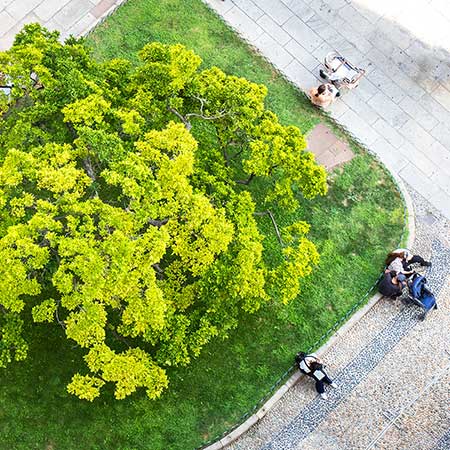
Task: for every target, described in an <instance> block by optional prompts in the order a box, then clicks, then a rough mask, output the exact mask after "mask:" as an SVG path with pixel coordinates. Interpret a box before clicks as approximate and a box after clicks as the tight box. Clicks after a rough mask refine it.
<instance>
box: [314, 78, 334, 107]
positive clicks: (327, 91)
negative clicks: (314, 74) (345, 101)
mask: <svg viewBox="0 0 450 450" xmlns="http://www.w3.org/2000/svg"><path fill="white" fill-rule="evenodd" d="M336 97H339V91H338V90H337V89H336V88H335V87H334V86H333V85H332V84H331V83H326V84H321V85H320V86H319V87H317V88H312V89H310V91H309V98H310V99H311V102H312V103H313V104H314V105H316V106H322V107H323V108H326V107H327V106H330V105H331V104H332V103H333V102H334V101H335V100H336Z"/></svg>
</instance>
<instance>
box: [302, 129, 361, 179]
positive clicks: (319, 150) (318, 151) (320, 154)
mask: <svg viewBox="0 0 450 450" xmlns="http://www.w3.org/2000/svg"><path fill="white" fill-rule="evenodd" d="M306 139H307V142H308V150H309V151H311V152H312V153H314V155H315V157H316V161H317V162H318V163H319V164H321V165H323V166H324V167H325V169H326V170H328V171H332V170H333V169H334V168H335V167H337V166H339V165H341V164H344V163H346V162H348V161H350V160H351V159H352V158H353V156H354V154H353V152H352V151H351V149H350V146H349V145H348V143H347V142H344V141H342V140H340V139H339V138H338V137H337V136H336V135H335V134H334V133H333V131H332V130H331V129H330V128H329V127H328V126H326V125H325V124H323V123H320V124H318V125H316V126H315V127H314V128H313V129H312V130H311V131H310V132H309V133H308V135H307V137H306Z"/></svg>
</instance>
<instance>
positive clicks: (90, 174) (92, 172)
mask: <svg viewBox="0 0 450 450" xmlns="http://www.w3.org/2000/svg"><path fill="white" fill-rule="evenodd" d="M83 166H84V168H85V169H86V173H87V174H88V177H89V178H90V179H91V180H92V181H95V180H96V179H97V177H96V175H95V170H94V167H93V166H92V161H91V158H89V156H88V157H87V158H84V159H83Z"/></svg>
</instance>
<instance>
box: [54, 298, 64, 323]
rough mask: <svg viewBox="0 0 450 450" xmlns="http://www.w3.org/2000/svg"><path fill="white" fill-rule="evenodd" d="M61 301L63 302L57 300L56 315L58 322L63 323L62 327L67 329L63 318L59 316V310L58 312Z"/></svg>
mask: <svg viewBox="0 0 450 450" xmlns="http://www.w3.org/2000/svg"><path fill="white" fill-rule="evenodd" d="M60 303H61V300H58V301H57V302H56V309H55V317H56V321H57V322H58V324H59V325H61V327H62V329H63V330H65V329H66V324H65V323H64V321H63V320H61V319H60V318H59V312H58V309H59V304H60Z"/></svg>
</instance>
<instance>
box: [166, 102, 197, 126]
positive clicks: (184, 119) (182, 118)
mask: <svg viewBox="0 0 450 450" xmlns="http://www.w3.org/2000/svg"><path fill="white" fill-rule="evenodd" d="M167 109H168V110H169V111H170V112H171V113H173V114H175V115H176V116H177V117H178V118H179V119H180V120H181V121H182V122H183V123H184V126H185V127H186V130H188V131H189V130H190V129H191V128H192V124H191V122H189V120H187V119H186V117H184V116H183V115H182V114H180V113H179V112H178V111H177V110H176V109H175V108H172V107H171V106H168V107H167Z"/></svg>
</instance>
